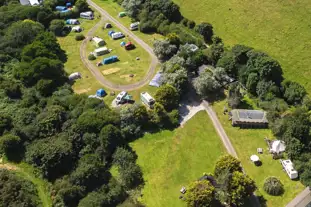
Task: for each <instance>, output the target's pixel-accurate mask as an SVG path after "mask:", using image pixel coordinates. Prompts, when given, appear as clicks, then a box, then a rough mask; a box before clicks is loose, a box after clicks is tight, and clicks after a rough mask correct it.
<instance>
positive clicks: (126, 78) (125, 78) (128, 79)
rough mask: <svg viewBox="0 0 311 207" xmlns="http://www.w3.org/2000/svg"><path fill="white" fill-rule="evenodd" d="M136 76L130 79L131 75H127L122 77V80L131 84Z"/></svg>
mask: <svg viewBox="0 0 311 207" xmlns="http://www.w3.org/2000/svg"><path fill="white" fill-rule="evenodd" d="M135 76H136V75H134V76H133V77H130V74H127V75H120V78H122V79H124V80H125V81H127V82H130V81H132V80H133V78H134V77H135Z"/></svg>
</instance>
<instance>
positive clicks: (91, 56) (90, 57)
mask: <svg viewBox="0 0 311 207" xmlns="http://www.w3.org/2000/svg"><path fill="white" fill-rule="evenodd" d="M87 59H89V60H96V57H95V55H93V54H89V56H88V57H87Z"/></svg>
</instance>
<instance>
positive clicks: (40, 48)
mask: <svg viewBox="0 0 311 207" xmlns="http://www.w3.org/2000/svg"><path fill="white" fill-rule="evenodd" d="M21 57H22V60H23V61H26V62H31V61H32V60H33V59H35V58H36V57H47V58H50V59H56V58H57V56H56V54H54V53H53V52H52V51H50V50H49V49H48V48H46V47H45V46H44V45H43V44H42V43H41V42H39V41H34V42H33V43H31V44H29V45H27V46H25V47H24V48H23V51H22V55H21Z"/></svg>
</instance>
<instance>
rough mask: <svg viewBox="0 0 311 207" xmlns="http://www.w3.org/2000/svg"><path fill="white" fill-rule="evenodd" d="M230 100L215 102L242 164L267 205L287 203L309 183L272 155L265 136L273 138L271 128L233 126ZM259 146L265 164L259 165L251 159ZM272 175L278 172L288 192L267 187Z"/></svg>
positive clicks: (257, 193) (277, 174)
mask: <svg viewBox="0 0 311 207" xmlns="http://www.w3.org/2000/svg"><path fill="white" fill-rule="evenodd" d="M225 105H226V101H220V102H217V103H215V104H214V105H213V108H214V110H215V112H216V114H217V116H218V119H219V121H220V122H221V124H222V125H223V127H224V129H225V131H226V133H227V134H228V136H229V138H230V140H231V142H232V144H233V146H234V148H235V150H236V152H237V154H238V157H239V160H241V162H242V166H243V168H244V169H245V171H246V174H248V175H249V176H250V177H251V178H252V179H254V180H255V182H256V185H257V187H258V190H257V192H256V195H258V196H260V195H262V196H263V197H264V199H265V200H267V201H266V204H267V206H268V207H269V206H271V207H274V206H285V205H286V204H287V203H288V202H290V201H291V200H292V199H293V198H294V197H295V196H296V195H297V194H299V193H300V192H301V191H302V190H303V189H304V188H305V187H304V186H303V185H302V184H301V183H300V182H299V181H292V180H290V179H289V177H288V176H287V174H286V173H285V172H284V171H283V169H282V165H281V164H280V162H279V160H273V159H272V155H271V154H270V153H269V152H268V151H267V148H268V146H267V144H266V142H265V141H264V138H265V137H268V138H270V139H273V138H274V137H273V135H272V133H271V130H270V129H240V128H239V127H232V126H231V121H229V120H228V115H224V114H223V109H224V106H225ZM257 148H263V150H264V153H263V154H259V155H258V156H259V157H260V160H261V161H262V166H259V167H256V166H255V165H254V164H253V163H252V162H251V161H250V156H251V155H253V154H257ZM269 176H275V177H277V178H279V179H280V180H281V182H282V183H283V185H284V189H285V193H284V194H283V195H282V196H270V195H268V194H267V193H265V192H264V190H263V184H264V180H265V179H266V178H267V177H269Z"/></svg>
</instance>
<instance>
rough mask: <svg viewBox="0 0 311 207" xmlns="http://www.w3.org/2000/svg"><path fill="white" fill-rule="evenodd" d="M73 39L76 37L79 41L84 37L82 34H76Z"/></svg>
mask: <svg viewBox="0 0 311 207" xmlns="http://www.w3.org/2000/svg"><path fill="white" fill-rule="evenodd" d="M75 39H76V40H77V41H81V40H84V39H85V37H84V35H83V34H77V35H76V37H75Z"/></svg>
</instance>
